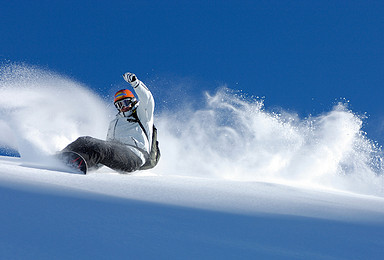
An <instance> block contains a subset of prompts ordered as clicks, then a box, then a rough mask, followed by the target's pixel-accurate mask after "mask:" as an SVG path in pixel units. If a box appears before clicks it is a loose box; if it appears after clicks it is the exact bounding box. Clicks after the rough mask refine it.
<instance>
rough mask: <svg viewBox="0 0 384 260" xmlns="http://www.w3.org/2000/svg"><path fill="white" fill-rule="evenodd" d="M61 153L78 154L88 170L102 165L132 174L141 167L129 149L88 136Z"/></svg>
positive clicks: (138, 159) (139, 160) (136, 157)
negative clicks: (71, 152)
mask: <svg viewBox="0 0 384 260" xmlns="http://www.w3.org/2000/svg"><path fill="white" fill-rule="evenodd" d="M63 151H73V152H77V153H79V154H80V155H81V156H83V157H84V159H85V160H86V162H87V164H88V168H90V169H92V168H97V167H98V164H103V165H105V166H107V167H110V168H112V169H114V170H117V171H119V172H132V171H135V170H138V169H139V168H140V165H141V159H140V158H139V157H138V156H137V155H136V154H135V153H134V152H132V151H131V149H129V147H127V146H125V145H123V144H119V143H116V142H110V141H103V140H100V139H96V138H93V137H90V136H84V137H79V138H78V139H77V140H75V141H74V142H72V143H71V144H69V145H68V146H67V147H65V148H64V149H63Z"/></svg>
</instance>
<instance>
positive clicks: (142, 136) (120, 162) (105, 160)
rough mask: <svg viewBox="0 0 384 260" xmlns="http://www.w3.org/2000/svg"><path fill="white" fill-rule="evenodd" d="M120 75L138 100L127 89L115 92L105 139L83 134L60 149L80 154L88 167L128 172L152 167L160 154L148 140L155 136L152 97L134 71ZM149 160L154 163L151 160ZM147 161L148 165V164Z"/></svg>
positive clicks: (150, 140) (155, 137)
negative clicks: (114, 110)
mask: <svg viewBox="0 0 384 260" xmlns="http://www.w3.org/2000/svg"><path fill="white" fill-rule="evenodd" d="M123 78H124V79H125V81H127V82H128V83H129V84H131V86H132V87H133V89H134V91H135V93H136V95H137V97H138V99H136V97H135V96H134V95H133V93H132V92H131V91H130V90H128V89H122V90H119V91H117V92H116V94H115V97H114V105H115V107H116V108H117V110H118V114H117V115H116V118H115V119H114V120H112V121H111V123H110V126H109V129H108V134H107V140H106V141H105V140H100V139H96V138H93V137H90V136H83V137H79V138H78V139H77V140H75V141H74V142H72V143H71V144H69V145H68V146H67V147H65V148H64V149H63V152H64V151H72V152H76V153H78V154H79V155H81V156H82V157H83V158H84V159H85V161H86V163H87V165H88V169H91V170H92V169H97V168H99V167H100V166H102V165H105V166H107V167H109V168H112V169H114V170H116V171H118V172H120V173H128V172H132V171H136V170H139V169H141V167H143V166H146V167H147V168H152V167H154V165H156V163H157V161H158V159H159V157H160V152H159V151H158V147H157V144H158V142H157V141H155V140H154V143H155V148H153V147H154V144H153V142H152V139H157V135H156V128H154V125H153V112H154V106H155V102H154V99H153V96H152V94H151V92H150V91H149V90H148V88H147V87H146V86H145V85H144V83H143V82H141V81H140V80H139V79H138V78H137V77H136V75H135V74H133V73H129V72H127V73H125V74H124V75H123ZM151 150H156V151H151ZM157 151H158V152H159V153H158V154H157ZM154 152H155V153H156V154H155V155H154ZM154 156H155V159H154ZM151 157H152V158H151ZM153 160H155V161H156V162H155V163H153ZM150 162H152V165H151V166H149V167H148V166H147V164H148V163H150Z"/></svg>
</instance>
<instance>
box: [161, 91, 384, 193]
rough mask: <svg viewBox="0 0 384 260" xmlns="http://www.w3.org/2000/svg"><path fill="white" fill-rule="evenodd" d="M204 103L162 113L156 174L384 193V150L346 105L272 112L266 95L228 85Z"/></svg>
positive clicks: (207, 96) (207, 98)
mask: <svg viewBox="0 0 384 260" xmlns="http://www.w3.org/2000/svg"><path fill="white" fill-rule="evenodd" d="M206 101H207V102H206V107H205V108H203V109H199V110H197V111H196V110H191V109H178V112H173V113H171V114H169V113H163V114H162V115H160V117H158V118H157V122H158V123H157V125H158V128H159V138H160V144H161V151H162V159H161V162H160V163H159V166H158V167H157V168H156V169H155V171H156V172H159V173H160V174H174V175H179V174H183V175H190V176H196V175H199V176H204V177H211V178H227V179H235V180H242V181H274V182H276V181H278V182H285V183H287V182H288V183H292V184H296V185H305V186H308V185H316V186H318V185H320V186H325V187H328V188H337V189H345V190H350V191H354V192H362V193H366V194H376V195H383V194H384V188H383V184H384V181H383V172H384V170H383V165H382V159H383V157H382V156H381V150H380V149H379V148H378V147H377V145H376V144H375V143H374V142H372V141H371V140H369V139H368V138H367V137H366V135H365V134H364V132H362V130H361V127H362V119H361V118H360V117H359V116H357V115H355V114H354V113H352V112H351V111H348V109H347V108H346V106H345V105H344V104H339V105H337V106H336V107H334V109H333V110H332V111H330V112H328V113H326V114H323V115H320V116H317V117H310V118H306V119H300V118H298V116H297V115H294V114H290V113H287V112H279V113H273V112H268V111H266V110H265V109H264V105H263V100H260V99H252V98H244V97H243V96H242V95H241V94H239V93H238V94H236V93H234V91H231V90H229V89H227V88H223V89H221V90H219V91H218V92H217V93H216V94H215V95H213V96H211V95H209V94H206Z"/></svg>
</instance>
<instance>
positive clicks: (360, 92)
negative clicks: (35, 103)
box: [0, 0, 384, 143]
mask: <svg viewBox="0 0 384 260" xmlns="http://www.w3.org/2000/svg"><path fill="white" fill-rule="evenodd" d="M383 14H384V2H383V1H353V0H348V1H304V0H303V1H239V0H237V1H235V0H234V1H232V0H231V1H229V0H228V1H184V0H183V1H145V0H144V1H97V0H96V1H95V0H94V1H88V0H85V1H68V0H66V1H38V0H37V1H19V0H16V1H2V4H1V12H0V17H1V23H0V34H1V40H0V59H1V61H3V62H9V61H10V62H25V63H27V64H31V65H37V66H40V67H43V68H46V69H49V70H53V71H56V72H59V73H61V74H64V75H67V76H69V77H72V78H73V79H75V80H77V81H79V82H82V83H84V84H86V85H87V86H89V87H90V88H92V89H94V90H95V91H97V92H98V93H100V94H101V95H108V94H110V93H111V91H113V90H116V88H119V87H120V86H121V85H122V84H123V82H122V78H121V74H122V73H123V72H125V71H132V72H134V73H136V74H137V75H138V76H139V78H140V79H142V80H143V81H144V82H145V83H147V85H149V87H151V89H152V90H153V91H154V94H155V98H156V100H157V103H158V104H160V106H159V107H161V105H162V104H165V103H167V104H170V103H173V102H177V101H178V100H177V95H179V93H178V91H175V89H177V88H180V86H181V87H182V88H184V94H186V95H188V98H191V99H199V98H201V96H202V93H203V92H204V91H206V90H208V91H211V92H214V91H215V89H217V88H218V87H220V86H222V85H223V84H226V85H227V86H228V87H229V88H232V89H238V90H242V91H243V92H245V93H248V94H249V95H255V96H261V97H265V104H266V108H267V109H269V108H274V107H282V108H283V109H286V110H289V111H295V112H297V113H299V115H300V116H302V117H305V116H307V115H309V114H315V115H316V114H319V113H322V112H324V111H329V110H330V109H332V107H333V105H334V104H335V103H336V102H337V101H339V100H340V98H345V99H347V100H349V101H350V108H351V109H352V110H353V111H355V112H356V113H360V114H363V113H365V112H366V113H367V115H368V116H369V119H368V120H366V126H365V129H366V130H367V131H368V136H370V137H372V138H373V139H375V140H378V141H379V142H380V143H383V141H384V135H383V132H384V111H383V109H382V107H383V105H382V100H383V99H384V90H383V88H384V73H383V68H384V66H383V65H384V50H383V48H384V16H383ZM179 91H180V90H179Z"/></svg>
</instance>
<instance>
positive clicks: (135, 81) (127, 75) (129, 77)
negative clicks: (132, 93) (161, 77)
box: [123, 72, 139, 87]
mask: <svg viewBox="0 0 384 260" xmlns="http://www.w3.org/2000/svg"><path fill="white" fill-rule="evenodd" d="M123 78H124V80H125V81H126V82H128V83H129V84H131V86H132V87H136V86H137V85H138V84H139V80H138V79H137V77H136V75H135V74H133V73H130V72H126V73H124V75H123Z"/></svg>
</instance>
